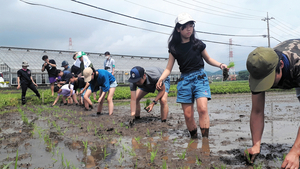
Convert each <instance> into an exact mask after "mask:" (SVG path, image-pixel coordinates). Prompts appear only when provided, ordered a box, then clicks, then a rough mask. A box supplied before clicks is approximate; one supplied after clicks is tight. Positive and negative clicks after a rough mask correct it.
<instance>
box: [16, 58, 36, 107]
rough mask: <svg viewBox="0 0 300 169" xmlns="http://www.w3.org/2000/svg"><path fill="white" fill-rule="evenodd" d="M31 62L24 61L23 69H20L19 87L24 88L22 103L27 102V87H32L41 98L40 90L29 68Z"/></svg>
mask: <svg viewBox="0 0 300 169" xmlns="http://www.w3.org/2000/svg"><path fill="white" fill-rule="evenodd" d="M28 66H29V64H28V63H27V62H26V61H24V62H22V69H20V70H18V72H17V75H18V79H17V80H18V87H17V89H20V88H22V97H21V100H22V104H23V105H24V104H25V103H26V100H25V96H26V91H27V88H28V87H29V89H31V90H32V91H33V92H34V93H35V94H36V96H37V97H38V98H40V93H39V91H38V90H37V89H36V88H35V86H38V85H37V84H36V83H35V82H34V81H33V79H32V76H31V71H30V70H29V69H27V67H28Z"/></svg>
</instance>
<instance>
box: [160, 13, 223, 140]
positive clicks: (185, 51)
mask: <svg viewBox="0 0 300 169" xmlns="http://www.w3.org/2000/svg"><path fill="white" fill-rule="evenodd" d="M194 27H195V20H194V19H193V18H192V17H191V16H190V15H189V14H188V13H181V14H179V15H178V16H177V18H176V20H175V27H174V30H173V32H172V34H171V35H170V37H169V43H168V48H169V60H168V64H167V67H166V69H165V70H164V72H163V74H162V75H161V77H160V78H159V80H158V82H157V84H156V88H157V89H160V88H161V86H162V82H163V81H164V80H165V79H166V78H167V77H168V76H169V75H170V73H171V71H172V68H173V66H174V63H175V60H177V63H178V65H179V70H180V72H181V77H180V79H179V82H178V84H177V91H178V92H177V102H178V103H181V106H182V109H183V112H184V117H185V122H186V125H187V128H188V130H189V133H190V136H191V137H192V138H197V137H198V134H197V125H196V122H195V120H194V108H193V106H194V102H195V100H196V104H197V111H198V114H199V125H200V129H201V134H202V137H208V135H209V127H210V122H209V114H208V110H207V102H208V100H210V99H211V93H210V87H209V82H208V77H207V75H206V72H205V70H204V60H205V61H206V63H208V64H209V65H211V66H215V67H218V68H220V69H226V68H227V65H226V64H224V63H220V62H218V61H216V60H215V59H213V58H211V57H210V56H209V55H208V53H207V51H206V49H205V48H206V44H204V43H203V42H202V41H201V40H199V39H197V38H196V36H195V33H196V32H195V28H194Z"/></svg>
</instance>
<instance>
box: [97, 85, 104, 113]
mask: <svg viewBox="0 0 300 169" xmlns="http://www.w3.org/2000/svg"><path fill="white" fill-rule="evenodd" d="M101 93H102V89H100V96H101ZM104 100H105V96H104V97H103V98H102V100H101V101H100V103H99V104H98V107H97V112H101V111H102V108H103V102H104Z"/></svg>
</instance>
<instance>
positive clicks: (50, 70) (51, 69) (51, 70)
mask: <svg viewBox="0 0 300 169" xmlns="http://www.w3.org/2000/svg"><path fill="white" fill-rule="evenodd" d="M49 63H51V64H55V65H56V63H55V61H54V60H53V59H50V60H49ZM43 66H44V64H43V65H42V67H43ZM45 69H46V70H47V71H48V75H49V77H56V67H52V66H51V65H49V64H47V65H46V66H45Z"/></svg>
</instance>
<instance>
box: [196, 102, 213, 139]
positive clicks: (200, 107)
mask: <svg viewBox="0 0 300 169" xmlns="http://www.w3.org/2000/svg"><path fill="white" fill-rule="evenodd" d="M196 101H197V111H198V114H199V123H200V124H199V125H200V129H201V134H202V137H208V134H209V126H210V124H209V115H208V110H207V98H206V97H200V98H198V99H197V100H196Z"/></svg>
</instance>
